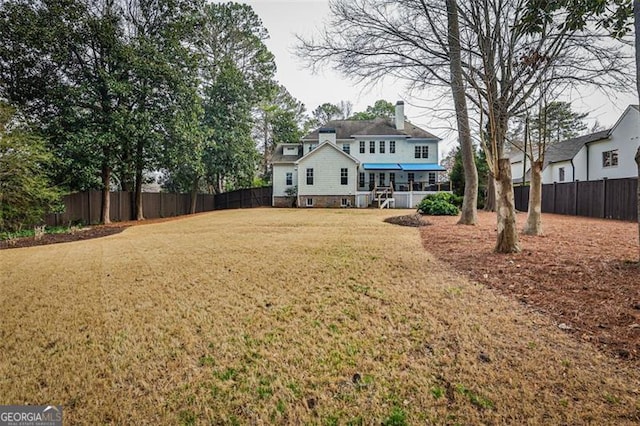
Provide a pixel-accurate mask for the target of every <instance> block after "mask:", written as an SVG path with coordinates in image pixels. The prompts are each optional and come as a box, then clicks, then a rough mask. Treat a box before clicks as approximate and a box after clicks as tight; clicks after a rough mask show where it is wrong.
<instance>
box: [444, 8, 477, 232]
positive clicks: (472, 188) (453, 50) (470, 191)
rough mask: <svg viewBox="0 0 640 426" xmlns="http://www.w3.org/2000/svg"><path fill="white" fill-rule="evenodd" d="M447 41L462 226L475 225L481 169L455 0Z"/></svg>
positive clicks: (449, 16)
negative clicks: (475, 151) (461, 180)
mask: <svg viewBox="0 0 640 426" xmlns="http://www.w3.org/2000/svg"><path fill="white" fill-rule="evenodd" d="M446 3H447V24H448V43H449V58H450V60H451V62H450V70H451V92H452V93H453V103H454V106H455V109H456V116H457V121H458V139H459V140H460V152H461V154H462V167H463V170H464V198H463V201H462V212H461V214H460V220H459V221H458V224H459V225H475V224H476V223H478V208H477V203H478V170H477V169H476V163H475V159H474V155H473V143H472V141H471V130H470V128H469V115H468V112H467V99H466V96H465V91H464V78H463V74H462V60H461V57H460V51H461V49H460V28H459V25H458V5H457V2H456V0H446Z"/></svg>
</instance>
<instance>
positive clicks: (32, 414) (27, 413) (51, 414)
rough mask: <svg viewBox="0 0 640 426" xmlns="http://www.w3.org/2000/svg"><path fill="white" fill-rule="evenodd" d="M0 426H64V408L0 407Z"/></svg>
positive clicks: (35, 406) (40, 406)
mask: <svg viewBox="0 0 640 426" xmlns="http://www.w3.org/2000/svg"><path fill="white" fill-rule="evenodd" d="M0 426H62V406H61V405H57V406H56V405H0Z"/></svg>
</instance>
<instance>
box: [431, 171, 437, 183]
mask: <svg viewBox="0 0 640 426" xmlns="http://www.w3.org/2000/svg"><path fill="white" fill-rule="evenodd" d="M435 184H436V174H435V172H429V185H435Z"/></svg>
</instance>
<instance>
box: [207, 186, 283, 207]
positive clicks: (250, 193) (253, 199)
mask: <svg viewBox="0 0 640 426" xmlns="http://www.w3.org/2000/svg"><path fill="white" fill-rule="evenodd" d="M272 199H273V187H272V186H265V187H262V188H250V189H239V190H237V191H231V192H224V193H222V194H217V195H216V196H215V206H216V210H222V209H251V208H255V207H270V206H271V203H272Z"/></svg>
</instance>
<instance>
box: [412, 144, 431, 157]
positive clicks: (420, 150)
mask: <svg viewBox="0 0 640 426" xmlns="http://www.w3.org/2000/svg"><path fill="white" fill-rule="evenodd" d="M414 157H415V158H429V147H428V146H427V145H423V146H416V147H415V155H414Z"/></svg>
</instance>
